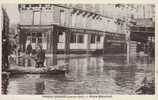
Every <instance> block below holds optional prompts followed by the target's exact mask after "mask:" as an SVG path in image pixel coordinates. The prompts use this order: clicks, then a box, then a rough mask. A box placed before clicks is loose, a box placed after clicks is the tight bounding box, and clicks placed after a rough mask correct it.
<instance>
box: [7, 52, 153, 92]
mask: <svg viewBox="0 0 158 100" xmlns="http://www.w3.org/2000/svg"><path fill="white" fill-rule="evenodd" d="M51 60H52V59H51V58H47V61H48V62H52V61H51ZM62 62H67V63H69V73H67V74H66V75H65V76H64V75H39V74H37V75H30V74H27V75H26V74H25V75H14V76H12V77H10V79H9V85H8V88H7V91H8V92H7V94H50V95H52V94H111V95H114V94H135V90H136V88H138V86H139V85H140V84H141V81H142V80H143V78H144V77H145V76H147V77H148V78H154V69H155V67H154V60H153V59H152V58H150V57H131V58H130V64H131V65H130V66H127V65H126V63H127V61H126V57H125V56H114V55H113V56H105V55H104V56H97V57H96V56H90V57H88V56H87V57H86V56H85V57H74V58H67V59H58V60H57V63H62Z"/></svg>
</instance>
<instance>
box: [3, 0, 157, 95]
mask: <svg viewBox="0 0 158 100" xmlns="http://www.w3.org/2000/svg"><path fill="white" fill-rule="evenodd" d="M1 22H2V23H1V29H2V30H1V34H2V39H1V42H2V46H1V47H2V49H1V50H2V57H1V58H2V64H1V69H2V72H1V94H2V95H58V94H59V95H89V94H98V95H99V94H103V95H155V4H141V3H140V4H134V3H115V4H110V3H109V4H108V3H107V4H97V3H96V4H95V3H92V4H91V3H89V4H80V3H77V4H73V3H72V4H71V3H63V4H53V3H46V4H45V3H31V4H30V3H12V4H11V3H10V4H9V3H8V4H7V3H3V4H1Z"/></svg>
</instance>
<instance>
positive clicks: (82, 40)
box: [77, 35, 84, 43]
mask: <svg viewBox="0 0 158 100" xmlns="http://www.w3.org/2000/svg"><path fill="white" fill-rule="evenodd" d="M83 42H84V39H83V35H78V41H77V43H83Z"/></svg>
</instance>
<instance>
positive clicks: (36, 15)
mask: <svg viewBox="0 0 158 100" xmlns="http://www.w3.org/2000/svg"><path fill="white" fill-rule="evenodd" d="M33 24H34V25H38V24H40V12H39V11H35V12H34V18H33Z"/></svg>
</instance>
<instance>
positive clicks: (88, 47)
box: [86, 34, 91, 54]
mask: <svg viewBox="0 0 158 100" xmlns="http://www.w3.org/2000/svg"><path fill="white" fill-rule="evenodd" d="M86 41H87V44H86V45H87V46H86V47H87V54H88V53H89V51H90V42H91V35H90V34H87V40H86Z"/></svg>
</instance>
